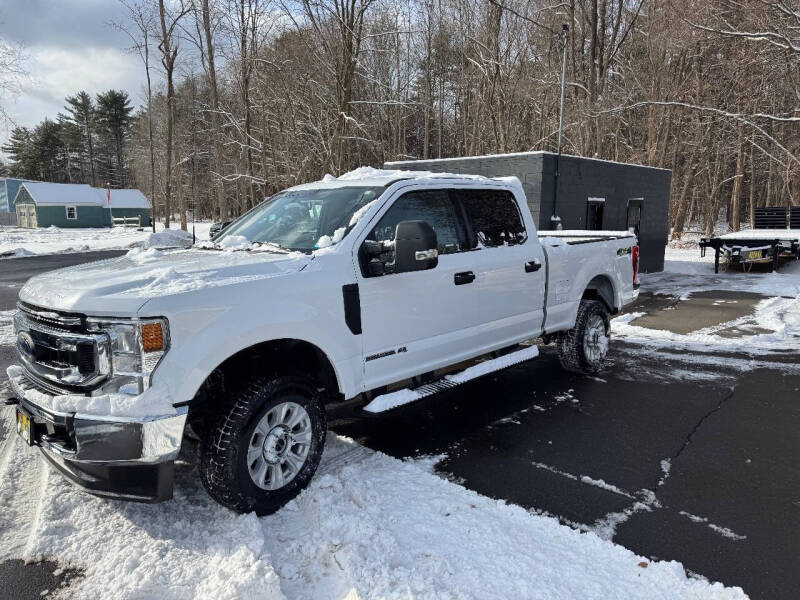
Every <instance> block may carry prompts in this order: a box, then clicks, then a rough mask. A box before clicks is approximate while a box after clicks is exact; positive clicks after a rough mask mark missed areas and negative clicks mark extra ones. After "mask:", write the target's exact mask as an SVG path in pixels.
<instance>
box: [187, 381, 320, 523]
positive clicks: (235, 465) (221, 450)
mask: <svg viewBox="0 0 800 600" xmlns="http://www.w3.org/2000/svg"><path fill="white" fill-rule="evenodd" d="M284 402H292V403H296V404H299V405H300V406H301V407H302V408H304V409H305V411H306V413H307V414H308V417H309V420H310V424H311V441H310V447H309V451H308V454H307V456H306V458H305V463H304V464H303V465H302V468H300V469H299V471H298V472H297V474H296V475H295V476H294V478H293V479H291V481H289V482H288V483H287V484H286V485H285V486H284V487H281V488H279V489H275V490H265V489H262V488H260V487H259V486H258V485H256V483H255V482H254V481H253V479H252V478H251V476H250V473H249V471H248V465H247V462H248V461H247V450H248V445H249V443H250V440H251V437H252V436H253V433H254V431H255V428H256V426H257V425H258V424H259V422H260V421H261V419H262V417H263V416H264V415H265V414H266V413H267V412H268V411H269V410H270V409H272V408H274V407H275V406H277V405H279V404H282V403H284ZM325 431H326V419H325V408H324V406H323V403H322V401H321V399H320V397H319V395H318V393H317V391H316V387H315V385H314V383H313V382H312V381H310V380H308V379H306V378H304V377H297V376H276V377H254V378H253V379H251V380H250V381H249V382H248V383H247V385H245V386H243V387H242V388H241V389H239V390H238V391H237V392H235V393H234V394H233V397H232V398H231V400H230V402H228V403H227V404H226V406H225V407H224V408H222V409H221V410H220V411H219V412H218V413H217V414H216V415H214V419H213V425H211V426H210V427H209V431H208V435H205V436H204V437H203V438H202V441H201V443H200V480H201V481H202V483H203V487H204V488H205V489H206V491H207V492H208V494H209V495H210V496H211V497H212V498H214V500H216V501H217V502H219V503H220V504H222V505H224V506H227V507H228V508H230V509H232V510H235V511H236V512H240V513H244V512H251V511H255V512H256V514H258V515H266V514H270V513H273V512H275V511H276V510H278V509H279V508H281V507H282V506H283V505H284V504H286V503H287V502H289V501H290V500H291V499H292V498H294V497H295V496H297V494H299V493H300V492H301V491H302V490H303V488H305V487H306V486H307V485H308V483H309V482H310V481H311V478H312V477H313V476H314V472H315V471H316V470H317V466H319V461H320V459H321V458H322V450H323V447H324V445H325Z"/></svg>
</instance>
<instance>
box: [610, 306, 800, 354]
mask: <svg viewBox="0 0 800 600" xmlns="http://www.w3.org/2000/svg"><path fill="white" fill-rule="evenodd" d="M643 314H644V313H640V312H636V313H628V314H624V315H621V316H619V317H616V318H615V319H612V321H611V332H612V333H613V334H614V335H615V336H618V337H620V338H622V339H624V340H625V341H628V342H634V343H639V344H647V345H651V346H656V347H664V346H670V347H672V348H681V349H685V350H694V351H699V352H731V351H736V350H738V351H740V352H745V353H748V354H768V353H771V352H781V351H789V352H797V350H798V349H799V348H800V296H798V297H796V298H767V299H764V300H761V301H760V302H759V303H758V304H757V305H756V307H755V311H754V313H753V314H752V315H746V316H744V317H740V318H738V319H734V320H732V321H727V322H725V323H721V324H719V325H714V326H712V327H706V328H704V329H699V330H697V331H693V332H691V333H685V334H684V333H675V332H672V331H667V330H663V329H650V328H648V327H639V326H637V325H635V323H634V322H635V320H636V319H637V318H638V317H640V316H642V315H643ZM731 329H736V330H737V332H744V335H737V336H736V337H731V336H725V335H723V334H724V332H725V331H726V330H731ZM748 332H750V333H749V335H748Z"/></svg>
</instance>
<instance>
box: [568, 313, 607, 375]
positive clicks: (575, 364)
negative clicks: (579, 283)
mask: <svg viewBox="0 0 800 600" xmlns="http://www.w3.org/2000/svg"><path fill="white" fill-rule="evenodd" d="M609 341H610V334H609V320H608V312H607V311H606V308H605V305H603V303H602V302H598V301H597V300H581V303H580V306H578V315H577V317H576V319H575V327H573V328H572V329H570V330H569V331H565V332H563V333H561V334H559V336H558V339H557V340H556V347H557V348H558V358H559V359H560V360H561V366H562V367H563V368H564V369H565V370H567V371H572V372H574V373H583V374H593V373H597V372H598V371H600V370H601V369H602V368H603V365H604V363H605V359H606V355H607V354H608V345H609Z"/></svg>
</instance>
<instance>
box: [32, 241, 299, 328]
mask: <svg viewBox="0 0 800 600" xmlns="http://www.w3.org/2000/svg"><path fill="white" fill-rule="evenodd" d="M311 260H313V257H312V256H309V255H306V254H302V253H292V254H276V253H271V252H257V251H251V252H248V251H237V252H229V251H228V252H223V251H218V250H198V249H190V250H177V251H171V252H164V251H160V250H155V249H149V250H139V249H136V250H131V251H130V252H129V253H128V254H126V255H125V256H120V257H119V258H112V259H109V260H102V261H98V262H93V263H87V264H83V265H78V266H75V267H67V268H65V269H58V270H56V271H50V272H49V273H44V274H42V275H38V276H36V277H33V278H32V279H30V280H28V282H27V283H26V284H25V286H24V287H23V288H22V290H20V293H19V298H20V300H22V301H23V302H27V303H29V304H33V305H35V306H40V307H43V308H49V309H53V310H62V311H70V312H79V313H84V314H90V315H96V316H120V317H124V316H132V315H134V314H136V312H137V311H138V310H139V309H140V308H141V307H142V305H144V303H145V302H147V301H148V300H150V299H152V298H157V297H159V298H160V297H163V296H170V295H175V294H183V293H187V292H192V291H196V290H199V289H202V288H206V287H211V286H216V287H219V286H228V285H235V284H240V283H244V282H247V281H254V280H260V279H266V278H270V277H277V276H280V275H284V274H288V273H296V272H297V271H299V270H301V269H303V268H304V267H305V266H307V265H308V263H309V262H310V261H311Z"/></svg>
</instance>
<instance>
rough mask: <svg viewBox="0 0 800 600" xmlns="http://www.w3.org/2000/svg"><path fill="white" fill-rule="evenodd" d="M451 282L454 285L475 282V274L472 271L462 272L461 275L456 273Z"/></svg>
mask: <svg viewBox="0 0 800 600" xmlns="http://www.w3.org/2000/svg"><path fill="white" fill-rule="evenodd" d="M453 281H454V282H455V284H456V285H464V284H466V283H472V282H473V281H475V273H473V272H472V271H464V272H463V273H456V274H455V275H454V276H453Z"/></svg>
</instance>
